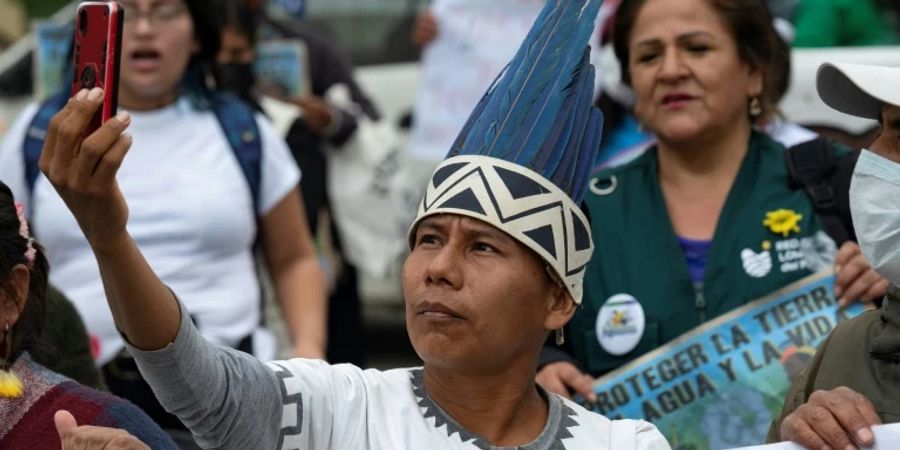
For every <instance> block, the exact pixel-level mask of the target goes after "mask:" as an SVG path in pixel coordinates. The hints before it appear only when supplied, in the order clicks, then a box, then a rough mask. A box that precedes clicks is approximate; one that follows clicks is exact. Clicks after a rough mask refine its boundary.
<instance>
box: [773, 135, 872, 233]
mask: <svg viewBox="0 0 900 450" xmlns="http://www.w3.org/2000/svg"><path fill="white" fill-rule="evenodd" d="M784 157H785V164H786V165H787V169H788V175H789V176H790V184H791V186H792V187H795V188H798V189H799V188H803V189H804V190H805V191H806V192H807V194H809V197H810V198H811V199H812V201H813V206H814V208H815V211H816V214H818V216H819V218H820V219H821V220H822V225H823V227H824V228H825V232H826V233H828V235H829V236H831V238H832V239H833V240H834V242H835V243H836V244H837V246H838V248H840V246H841V245H842V244H844V243H845V242H847V241H853V242H856V231H855V230H854V228H853V219H852V217H851V215H850V180H851V178H852V177H853V169H854V168H855V167H856V160H857V159H858V158H859V152H855V151H852V150H850V149H849V148H847V147H845V146H843V145H842V144H838V143H836V142H833V141H829V140H826V139H824V138H821V137H820V138H816V139H813V140H812V141H809V142H804V143H802V144H798V145H795V146H793V147H791V148H789V149H787V150H786V151H785V153H784Z"/></svg>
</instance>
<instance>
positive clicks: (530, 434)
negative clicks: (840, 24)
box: [42, 0, 670, 450]
mask: <svg viewBox="0 0 900 450" xmlns="http://www.w3.org/2000/svg"><path fill="white" fill-rule="evenodd" d="M599 6H600V0H551V1H548V2H547V4H546V6H545V8H544V10H543V12H542V13H541V15H540V16H539V18H538V20H537V21H536V24H535V27H534V28H533V29H532V31H531V33H529V35H528V37H527V39H526V41H525V42H524V43H523V44H522V48H523V50H522V51H520V52H519V54H518V55H517V57H516V58H515V59H514V60H513V62H512V63H511V64H510V70H509V71H508V72H507V73H506V74H505V75H504V77H503V79H501V80H500V81H499V82H498V84H497V87H496V89H492V90H491V91H489V93H488V94H487V95H486V96H485V98H484V100H483V101H482V103H481V104H479V105H478V107H476V109H475V111H474V112H473V113H472V115H471V117H470V119H469V122H468V123H467V124H466V126H465V127H464V129H463V131H462V133H460V138H459V139H458V140H457V143H456V145H454V147H453V149H452V150H451V152H450V154H449V156H448V157H447V159H446V160H445V161H444V162H443V163H441V165H440V166H439V167H438V169H437V170H436V171H435V172H434V174H433V175H432V179H431V180H430V182H429V183H428V187H427V190H426V194H425V196H424V198H423V199H422V202H421V203H420V205H419V208H418V215H417V217H416V220H415V222H414V224H413V227H412V228H411V230H410V232H409V235H408V238H409V240H408V242H409V246H410V249H411V253H410V255H409V256H408V258H407V260H406V263H405V264H404V267H403V292H404V298H405V302H406V323H407V330H408V332H409V336H410V340H411V342H412V344H413V347H414V348H415V350H416V352H417V353H418V355H419V356H420V357H421V358H422V360H423V361H424V366H423V367H422V368H413V369H396V370H389V371H385V372H381V371H377V370H367V371H364V370H362V369H359V368H357V367H353V366H350V365H337V366H331V365H328V364H326V363H324V362H321V361H311V360H305V359H292V360H289V361H278V362H272V363H269V364H264V363H262V362H260V361H258V360H255V359H253V358H250V357H249V356H246V355H243V354H241V353H240V352H236V351H234V350H232V349H227V348H222V347H217V346H214V345H211V344H210V343H208V342H207V341H205V340H203V339H202V338H201V337H200V336H199V334H198V333H197V331H196V328H195V327H194V326H193V325H192V323H191V321H190V320H187V317H186V314H187V313H186V310H185V309H184V307H183V305H182V304H181V303H180V302H179V300H178V298H177V293H176V292H173V291H172V290H170V289H169V288H168V287H167V286H166V285H165V284H163V282H162V281H161V280H160V279H159V277H157V275H156V274H154V273H153V270H152V268H151V266H150V265H148V264H147V263H146V262H145V259H144V257H143V256H142V255H141V252H140V249H139V248H138V247H137V246H136V245H134V242H133V239H132V238H131V236H130V235H129V232H128V229H127V227H126V224H127V221H128V210H129V206H128V204H127V203H126V200H125V199H124V198H123V196H122V195H121V193H120V190H119V188H118V187H117V185H116V183H115V173H116V170H117V167H118V165H119V164H120V163H121V161H122V160H123V159H127V158H126V157H125V153H126V150H127V148H128V146H129V145H130V144H131V142H130V139H129V138H127V137H122V133H123V132H124V131H125V129H126V128H128V126H129V119H128V117H122V118H119V119H115V120H112V121H110V122H108V123H107V124H106V125H104V127H103V128H101V129H100V130H99V131H97V132H96V133H93V134H92V135H91V136H90V137H88V138H87V139H86V140H84V141H83V142H82V143H80V144H79V141H80V137H77V136H80V133H77V132H76V133H66V132H60V130H59V129H58V128H59V126H60V125H59V124H60V123H63V122H64V123H66V124H67V125H66V126H65V128H67V129H69V130H74V131H80V130H82V129H83V127H84V125H85V124H86V123H87V118H88V117H90V114H91V113H92V112H93V111H95V110H96V108H97V105H98V104H99V103H100V101H99V100H97V99H96V98H93V99H92V98H90V97H88V96H81V97H79V99H77V100H76V101H74V102H72V103H70V104H69V105H68V106H67V107H66V108H65V109H64V110H63V111H62V112H61V113H59V115H58V116H57V118H56V119H55V123H56V127H52V126H51V128H50V129H49V130H48V138H47V144H46V145H45V146H44V151H43V155H42V168H43V170H44V172H45V173H48V174H50V179H51V182H52V184H53V186H54V188H55V189H56V190H57V191H58V192H59V193H60V195H61V196H62V197H63V198H64V199H65V202H66V204H67V206H68V207H69V208H70V209H71V210H72V212H73V213H74V215H75V216H76V217H77V218H78V223H79V225H80V227H81V229H82V231H83V232H84V233H85V236H86V238H87V240H88V242H90V244H91V247H92V248H93V249H94V252H95V254H96V255H97V260H98V262H99V264H100V266H101V267H102V273H103V278H104V282H105V285H106V288H107V293H108V297H107V298H108V300H109V303H110V306H111V308H112V310H113V312H114V315H115V318H116V323H117V325H118V327H119V329H120V330H122V332H123V334H124V335H125V336H126V337H127V340H128V342H129V348H131V349H132V351H133V352H134V353H135V358H136V359H137V361H138V365H139V367H140V369H141V372H142V373H143V374H144V376H145V377H147V380H148V381H149V382H150V384H151V385H152V386H153V388H154V391H155V392H156V393H157V395H158V397H159V398H160V401H161V402H162V403H163V404H164V405H165V406H166V407H167V408H168V409H169V410H170V411H172V412H174V413H175V414H177V415H178V416H179V417H180V418H182V419H183V420H185V422H186V424H187V425H188V427H189V428H190V430H191V431H192V433H193V435H194V436H195V437H196V438H197V441H198V443H199V444H200V445H201V446H203V447H207V448H225V449H247V448H261V449H270V448H277V449H280V450H287V449H298V448H302V449H307V450H347V449H371V450H395V449H411V450H412V449H414V450H419V449H433V450H457V449H458V450H474V449H483V450H485V449H486V450H493V449H497V450H499V449H503V448H510V447H514V448H522V449H532V450H588V449H590V450H609V449H615V450H667V449H669V448H670V447H669V445H668V443H667V442H666V441H665V438H663V436H662V435H661V434H660V433H659V431H658V430H657V429H656V428H655V427H654V426H653V425H651V424H649V423H646V422H643V421H632V420H626V421H610V420H609V419H607V418H605V417H603V416H601V415H599V414H596V413H593V412H590V411H588V410H586V409H585V408H583V407H581V406H579V405H578V404H576V403H573V402H571V401H569V400H566V399H564V398H562V397H560V396H558V395H556V394H551V393H549V392H547V391H546V390H544V389H542V388H540V387H539V386H538V385H537V384H536V383H535V381H534V375H535V371H536V367H537V359H538V354H539V352H540V349H541V346H542V344H543V342H544V341H545V340H546V339H547V337H548V335H549V334H550V333H551V332H552V331H554V330H557V336H560V335H561V334H560V333H559V331H558V330H560V329H561V328H562V327H563V326H565V324H566V323H567V322H568V321H569V319H570V318H571V317H572V315H573V314H574V312H575V309H576V308H577V305H578V303H580V302H581V299H582V287H583V280H584V273H585V271H584V268H585V267H586V266H587V263H588V261H589V260H590V257H591V255H592V254H593V243H592V242H593V241H592V239H591V234H590V224H589V223H588V219H587V217H586V216H585V215H584V213H582V212H581V209H580V208H579V206H578V205H579V203H580V202H581V201H582V200H583V198H584V195H585V192H586V190H587V182H588V180H589V175H590V169H591V162H592V161H593V159H594V157H595V156H596V153H597V149H598V145H597V144H598V142H599V138H600V136H599V135H600V132H599V124H600V120H601V118H600V113H599V111H598V110H596V109H595V108H593V107H592V96H591V95H590V94H591V92H592V86H593V80H594V69H593V67H592V66H591V65H590V64H589V63H588V59H587V48H586V43H587V41H588V36H589V35H590V31H591V28H592V26H591V25H592V24H593V18H594V17H595V15H596V12H597V9H598V8H599ZM531 49H546V51H529V50H531ZM532 75H534V76H532ZM97 94H98V93H92V95H97ZM99 94H101V95H98V96H100V97H102V92H100V93H99ZM510 99H512V100H510ZM79 147H80V148H81V150H80V151H78V152H77V153H76V149H78V148H79ZM86 152H87V154H88V155H102V158H101V162H100V163H99V165H97V166H96V168H95V166H94V164H93V160H92V159H91V158H90V157H89V156H85V153H86ZM85 186H90V187H89V188H85ZM126 287H127V288H126ZM68 425H71V422H69V424H68ZM58 430H59V431H60V434H61V439H62V441H63V442H64V443H65V442H79V441H80V442H81V443H82V446H81V447H79V448H87V449H95V448H97V449H99V448H104V446H105V445H107V444H108V443H109V441H110V440H111V438H110V436H111V434H109V433H108V430H102V429H101V430H98V429H96V428H93V427H76V428H72V427H71V426H62V427H58ZM104 433H106V434H104ZM87 443H90V445H87ZM136 445H139V444H137V443H136ZM64 448H67V447H65V446H64ZM133 448H138V447H133Z"/></svg>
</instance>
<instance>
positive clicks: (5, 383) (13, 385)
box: [0, 323, 23, 398]
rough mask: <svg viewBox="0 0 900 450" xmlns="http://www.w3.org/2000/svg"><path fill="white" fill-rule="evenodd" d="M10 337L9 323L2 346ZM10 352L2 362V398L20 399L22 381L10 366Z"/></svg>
mask: <svg viewBox="0 0 900 450" xmlns="http://www.w3.org/2000/svg"><path fill="white" fill-rule="evenodd" d="M7 337H9V323H7V324H6V325H5V326H4V327H3V339H2V340H0V344H4V343H6V338H7ZM9 357H10V352H6V356H4V357H3V361H2V362H0V398H19V397H21V396H22V390H23V385H22V380H20V379H19V377H17V376H16V374H15V373H13V371H12V369H11V368H10V364H9Z"/></svg>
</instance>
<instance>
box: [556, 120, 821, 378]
mask: <svg viewBox="0 0 900 450" xmlns="http://www.w3.org/2000/svg"><path fill="white" fill-rule="evenodd" d="M784 152H785V150H784V147H783V146H781V144H779V143H777V142H775V141H773V140H772V139H770V138H769V137H767V136H765V135H762V134H759V133H754V134H753V135H752V136H751V138H750V142H749V150H748V152H747V156H746V157H745V159H744V161H743V163H742V164H741V168H740V171H739V172H738V175H737V178H736V179H735V182H734V185H733V186H732V188H731V191H730V192H729V194H728V197H727V199H726V201H725V206H724V208H723V209H722V212H721V214H720V216H719V221H718V223H717V226H716V231H715V234H714V237H713V242H712V246H711V248H710V250H709V255H708V261H707V266H706V275H705V280H704V281H703V282H702V283H698V284H697V285H695V284H694V282H693V281H692V280H691V276H690V273H689V272H688V267H687V262H686V261H685V258H684V253H683V251H682V249H681V247H680V246H679V244H678V241H677V238H676V236H675V232H674V230H673V228H672V224H671V221H670V220H669V215H668V211H667V209H666V205H665V201H664V198H663V195H662V191H661V190H660V186H659V177H658V159H657V150H656V148H655V147H654V148H652V149H650V150H648V151H647V152H646V153H645V154H644V155H643V156H641V157H640V158H639V159H637V160H635V161H634V162H632V163H630V164H627V165H625V166H622V167H619V168H614V169H611V170H608V171H605V172H601V173H600V174H598V175H597V176H596V177H595V178H594V179H593V180H592V182H591V191H590V192H588V194H587V196H586V197H585V203H586V205H587V208H588V210H589V213H590V217H591V221H592V225H591V229H592V232H593V239H594V244H595V250H594V256H593V259H592V260H591V263H590V264H589V265H588V267H587V272H586V274H585V296H584V304H583V306H582V307H581V308H579V309H578V311H577V312H576V314H575V317H574V318H573V319H572V321H571V322H570V330H569V331H570V333H569V335H570V339H571V342H572V344H571V345H572V348H573V350H574V352H575V356H576V358H577V359H578V361H579V362H580V363H581V364H582V366H583V369H585V370H586V371H587V372H589V373H591V374H593V375H595V376H597V375H600V374H602V373H605V372H608V371H610V370H612V369H615V368H617V367H619V366H622V365H623V364H625V363H627V362H629V361H631V360H633V359H635V358H637V357H639V356H641V355H643V354H645V353H647V352H649V351H652V350H654V349H656V348H657V347H659V346H660V345H663V344H665V343H667V342H670V341H672V340H673V339H675V338H677V337H678V336H680V335H681V334H683V333H685V332H687V331H690V330H692V329H694V328H696V327H697V326H699V325H701V324H702V323H704V322H705V321H707V320H709V319H712V318H714V317H716V316H719V315H721V314H724V313H727V312H728V311H731V310H732V309H734V308H737V307H739V306H742V305H744V304H746V303H748V302H750V301H752V300H755V299H758V298H760V297H763V296H765V295H766V294H769V293H772V292H774V291H776V290H778V289H779V288H781V287H783V286H786V285H788V284H790V283H792V282H794V281H797V280H799V279H801V278H804V277H806V276H808V275H810V274H812V273H816V272H820V271H822V270H827V269H830V268H831V267H832V265H833V261H834V256H835V252H836V246H835V243H834V241H833V240H832V239H831V238H830V237H828V235H827V234H825V232H824V231H823V230H822V226H821V223H820V220H819V218H818V217H817V216H816V215H815V213H814V209H813V204H812V200H811V199H810V197H809V196H808V195H807V193H806V192H805V191H804V190H803V189H802V188H795V187H791V186H789V182H788V180H789V177H788V172H787V168H786V164H785V158H784ZM767 219H768V220H767ZM795 225H796V226H795ZM618 294H626V295H627V296H630V297H633V299H636V300H637V302H638V303H640V305H641V306H642V308H643V311H644V315H645V317H646V320H645V327H644V332H643V335H642V336H640V339H639V341H638V342H637V345H636V347H635V348H634V349H633V350H631V351H630V352H628V353H626V354H624V355H618V356H616V355H612V354H610V353H607V352H606V351H604V349H603V348H602V346H601V345H600V343H599V341H598V333H597V328H598V327H597V322H598V315H599V312H600V308H601V307H602V306H603V304H604V303H605V302H606V301H607V300H608V299H610V298H611V297H613V296H616V298H617V299H618V300H619V301H620V300H621V298H622V296H620V295H618ZM607 316H608V315H607ZM602 325H604V324H601V326H602ZM604 335H605V333H604ZM633 338H634V339H636V338H637V336H633Z"/></svg>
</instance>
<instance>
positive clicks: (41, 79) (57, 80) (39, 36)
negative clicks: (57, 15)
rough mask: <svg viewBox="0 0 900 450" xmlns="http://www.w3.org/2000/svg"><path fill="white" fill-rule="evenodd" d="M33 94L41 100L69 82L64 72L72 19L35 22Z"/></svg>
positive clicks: (70, 41)
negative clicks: (60, 21)
mask: <svg viewBox="0 0 900 450" xmlns="http://www.w3.org/2000/svg"><path fill="white" fill-rule="evenodd" d="M34 35H35V39H36V41H37V42H36V46H35V52H34V64H33V68H34V69H33V70H34V97H35V101H37V102H41V101H43V100H44V99H46V98H47V97H48V96H50V95H53V94H55V93H57V92H59V91H60V90H62V89H63V88H67V86H63V84H64V83H65V76H66V70H67V69H68V68H67V64H66V63H67V62H68V60H67V57H68V55H69V48H70V47H71V46H72V37H73V36H74V28H73V27H72V24H70V23H64V24H59V23H56V22H53V21H38V22H35V24H34Z"/></svg>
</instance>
